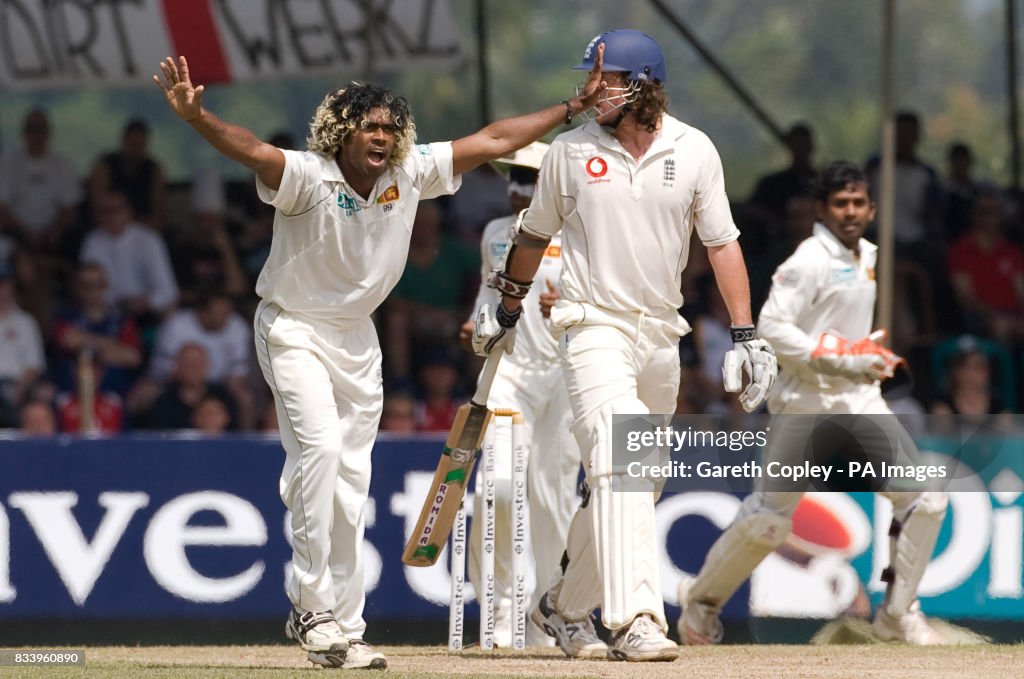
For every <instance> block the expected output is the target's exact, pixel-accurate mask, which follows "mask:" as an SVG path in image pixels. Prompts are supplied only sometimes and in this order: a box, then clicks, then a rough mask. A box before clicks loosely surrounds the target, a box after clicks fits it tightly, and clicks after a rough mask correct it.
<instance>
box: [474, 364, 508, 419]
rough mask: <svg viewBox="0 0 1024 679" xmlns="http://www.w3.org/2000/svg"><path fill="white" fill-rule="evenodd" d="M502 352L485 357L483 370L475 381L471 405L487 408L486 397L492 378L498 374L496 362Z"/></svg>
mask: <svg viewBox="0 0 1024 679" xmlns="http://www.w3.org/2000/svg"><path fill="white" fill-rule="evenodd" d="M501 354H502V352H500V351H496V352H494V353H493V354H490V355H488V356H487V360H486V361H485V362H484V369H483V370H481V371H480V377H479V378H478V379H477V381H476V393H474V394H473V399H472V401H473V403H475V404H477V405H479V406H484V407H486V406H487V395H488V394H490V393H491V383H492V382H494V376H495V375H497V374H498V362H499V361H500V360H501Z"/></svg>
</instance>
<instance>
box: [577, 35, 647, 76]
mask: <svg viewBox="0 0 1024 679" xmlns="http://www.w3.org/2000/svg"><path fill="white" fill-rule="evenodd" d="M601 43H604V68H603V70H605V71H608V72H613V71H618V72H623V73H626V74H627V75H626V78H627V79H628V80H653V81H656V82H659V83H663V82H665V55H664V54H663V53H662V51H661V45H659V44H658V41H656V40H655V39H654V38H652V37H651V36H649V35H647V34H646V33H643V32H642V31H634V30H632V29H629V28H626V29H619V30H615V31H605V32H604V33H602V34H600V35H598V36H597V37H595V38H594V39H593V40H591V41H590V44H589V45H587V50H586V52H584V53H583V61H582V62H580V64H579V66H574V67H573V68H574V69H575V70H577V71H589V70H590V69H592V68H593V67H594V59H595V58H596V57H597V46H598V45H600V44H601Z"/></svg>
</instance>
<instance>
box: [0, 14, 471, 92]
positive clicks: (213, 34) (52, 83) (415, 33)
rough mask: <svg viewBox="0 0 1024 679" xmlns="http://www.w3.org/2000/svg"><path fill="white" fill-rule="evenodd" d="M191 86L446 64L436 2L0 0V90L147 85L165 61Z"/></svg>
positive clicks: (456, 53)
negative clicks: (177, 60) (174, 62)
mask: <svg viewBox="0 0 1024 679" xmlns="http://www.w3.org/2000/svg"><path fill="white" fill-rule="evenodd" d="M179 54H184V55H185V56H186V57H188V60H189V66H190V68H191V70H192V79H193V81H194V82H196V83H197V84H200V83H201V84H214V83H223V82H231V81H245V80H264V79H268V78H277V77H285V76H295V75H313V74H317V73H331V72H335V73H343V74H346V75H364V74H366V73H367V72H369V71H371V70H372V71H394V70H398V69H408V68H421V69H422V68H447V67H451V66H453V65H454V64H455V63H457V61H458V60H459V58H460V49H459V42H458V33H457V28H456V26H455V22H454V19H453V18H452V14H451V9H450V6H449V3H448V1H447V0H369V1H367V0H319V1H317V2H313V1H311V0H104V1H103V2H96V1H93V2H82V1H81V0H0V55H2V56H0V90H29V89H44V88H67V87H109V86H117V87H132V86H142V85H148V84H150V79H151V76H152V75H153V74H154V73H156V72H157V68H158V64H159V62H160V61H161V60H162V59H164V58H165V57H167V56H169V55H172V56H177V55H179Z"/></svg>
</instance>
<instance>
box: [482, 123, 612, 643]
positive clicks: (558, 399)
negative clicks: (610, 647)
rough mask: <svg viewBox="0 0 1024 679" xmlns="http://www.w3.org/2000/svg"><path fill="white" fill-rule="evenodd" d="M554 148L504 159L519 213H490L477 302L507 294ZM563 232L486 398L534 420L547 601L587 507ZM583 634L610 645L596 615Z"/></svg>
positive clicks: (505, 524) (533, 512) (501, 626)
mask: <svg viewBox="0 0 1024 679" xmlns="http://www.w3.org/2000/svg"><path fill="white" fill-rule="evenodd" d="M547 150H548V145H547V144H545V143H543V142H539V141H538V142H534V143H532V144H530V145H529V146H527V147H525V148H522V149H520V150H518V151H516V153H515V155H513V156H512V157H511V158H501V159H499V160H498V161H496V164H497V163H500V164H501V165H503V166H507V167H508V168H509V188H508V190H509V207H511V208H512V214H511V215H509V216H507V217H499V218H498V219H494V220H492V221H490V222H489V223H488V224H487V225H486V226H485V227H484V232H483V238H482V240H481V242H480V257H481V261H482V263H483V264H482V271H481V273H482V276H481V283H480V290H479V291H478V293H477V298H476V305H475V308H479V307H480V306H482V305H483V304H492V305H493V304H496V303H497V302H498V294H497V292H496V291H495V290H494V288H491V287H489V286H488V285H487V279H488V277H489V276H490V274H491V273H493V272H496V271H501V270H502V269H503V268H504V266H505V255H506V254H507V253H508V248H509V244H510V243H509V236H510V234H511V233H514V231H515V225H516V220H517V218H518V215H519V214H520V212H522V211H523V210H525V209H526V208H527V207H528V206H529V205H530V199H531V198H532V197H533V193H534V187H535V185H536V183H537V172H538V170H539V169H540V165H541V159H543V157H544V154H545V153H546V152H547ZM561 245H562V243H561V237H560V236H557V235H556V236H555V237H554V238H552V239H551V243H550V244H549V245H548V247H547V249H546V250H545V251H544V257H543V259H541V262H540V267H539V268H538V269H537V274H536V275H535V276H534V279H533V280H534V285H533V286H532V287H531V289H530V293H529V294H528V295H527V296H526V298H525V299H524V300H523V320H522V323H521V325H519V333H518V336H517V349H516V351H515V353H513V354H512V355H511V356H508V357H507V358H505V359H504V360H502V361H501V363H500V364H499V365H498V374H497V375H496V376H495V378H494V382H493V384H492V385H491V393H490V396H489V397H488V399H487V404H488V406H489V407H490V408H491V409H495V408H508V409H513V410H517V411H519V412H520V413H522V414H523V418H524V420H525V422H526V440H527V442H528V445H529V455H530V459H532V460H534V462H530V463H528V464H527V467H526V470H527V494H528V503H527V505H528V507H529V517H530V518H529V521H530V543H531V547H532V556H533V560H532V563H533V569H532V570H533V571H534V573H535V574H536V589H535V591H534V595H533V597H532V600H533V601H538V600H539V599H540V596H541V595H542V594H543V593H544V592H546V591H547V589H548V587H550V586H551V585H552V584H553V583H554V581H555V578H556V573H557V572H558V565H559V562H560V561H561V557H562V552H563V550H564V549H565V541H566V537H567V536H568V534H569V522H570V521H572V516H573V514H574V513H575V512H576V508H577V507H578V506H579V496H578V495H577V493H576V483H577V479H578V477H579V472H580V449H579V446H577V445H576V439H575V437H574V436H573V435H572V410H571V409H570V408H569V391H568V389H567V388H566V386H565V377H564V376H563V374H562V365H561V362H560V361H559V357H558V342H557V341H556V340H555V337H554V335H552V334H551V331H550V329H549V327H548V321H547V319H545V318H544V317H543V316H542V315H541V305H540V296H541V293H542V292H544V291H546V290H550V289H551V288H553V287H554V286H555V285H556V284H557V283H558V280H559V278H560V276H561V274H562V248H561ZM472 334H473V321H472V320H469V321H467V322H466V323H465V325H463V327H462V339H463V341H464V342H466V343H467V344H468V343H469V342H470V341H471V338H472ZM506 424H507V421H505V420H500V419H495V420H492V424H491V428H492V430H493V431H492V432H491V434H493V436H494V442H495V447H494V449H495V451H496V452H497V453H499V454H500V457H498V458H497V460H496V465H495V471H496V475H495V477H496V484H495V495H496V502H495V510H496V512H495V545H496V549H495V552H494V575H495V640H496V643H497V644H498V645H499V646H505V647H508V646H509V645H510V644H511V639H512V637H511V635H512V620H511V618H510V615H511V610H512V553H511V532H512V484H511V469H512V460H511V457H510V456H509V455H508V453H509V452H510V451H511V445H510V441H511V430H510V427H508V426H504V425H506ZM481 474H482V469H481V467H480V466H478V467H477V485H476V487H477V488H481V487H482V486H481V482H480V475H481ZM482 496H483V494H482V493H480V492H478V493H476V495H475V497H474V505H473V516H475V517H480V516H483V507H482V505H483V500H482ZM481 525H482V522H481V521H479V520H474V521H473V526H472V534H471V536H470V551H469V574H470V580H471V581H472V582H473V586H474V587H475V588H476V591H477V592H480V591H482V589H481V587H482V585H481V582H480V546H481ZM586 623H587V627H586V629H584V630H581V631H580V632H581V634H580V636H581V638H585V639H586V640H587V645H589V646H590V650H591V651H592V652H594V653H599V654H600V656H601V657H603V656H604V654H605V651H606V647H605V645H604V642H602V641H601V640H600V639H599V638H598V637H597V634H596V633H595V632H594V629H593V624H592V623H591V622H590V619H589V618H588V619H587V621H586ZM527 641H528V643H529V644H530V645H540V644H542V643H544V642H546V641H550V639H548V637H547V636H545V635H544V634H543V633H541V632H540V630H539V629H537V628H536V627H535V626H533V625H530V626H529V627H528V628H527Z"/></svg>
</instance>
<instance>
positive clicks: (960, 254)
mask: <svg viewBox="0 0 1024 679" xmlns="http://www.w3.org/2000/svg"><path fill="white" fill-rule="evenodd" d="M948 271H949V275H950V277H951V278H952V280H953V288H954V290H955V291H956V294H957V299H958V301H959V303H960V308H961V309H962V311H963V314H964V322H965V325H966V327H967V329H968V330H969V331H970V332H972V333H974V334H977V335H982V336H984V337H990V338H992V339H994V340H996V341H997V342H1001V343H1003V344H1008V345H1010V346H1013V344H1014V343H1015V342H1017V341H1020V340H1021V339H1024V252H1022V250H1021V248H1019V247H1018V246H1017V245H1015V244H1013V243H1011V242H1010V241H1009V240H1007V239H1006V238H1005V237H1004V236H1003V234H1002V203H1001V201H1000V199H999V195H998V194H997V193H995V192H994V191H983V192H980V193H978V194H977V196H975V199H974V204H973V206H972V208H971V220H970V228H969V230H968V232H967V233H966V234H965V235H964V236H962V237H961V238H960V239H959V240H958V241H957V242H956V243H954V244H953V246H952V247H951V248H950V249H949V259H948Z"/></svg>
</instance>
